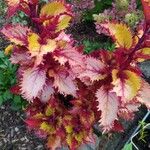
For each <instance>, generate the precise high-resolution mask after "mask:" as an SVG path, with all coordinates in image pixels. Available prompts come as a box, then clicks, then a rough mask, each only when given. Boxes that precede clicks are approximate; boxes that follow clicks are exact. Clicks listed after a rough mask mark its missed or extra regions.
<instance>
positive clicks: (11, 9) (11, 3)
mask: <svg viewBox="0 0 150 150" xmlns="http://www.w3.org/2000/svg"><path fill="white" fill-rule="evenodd" d="M5 1H6V2H7V5H8V10H7V16H8V17H11V16H13V15H14V14H15V13H16V11H17V9H18V7H19V4H20V0H5Z"/></svg>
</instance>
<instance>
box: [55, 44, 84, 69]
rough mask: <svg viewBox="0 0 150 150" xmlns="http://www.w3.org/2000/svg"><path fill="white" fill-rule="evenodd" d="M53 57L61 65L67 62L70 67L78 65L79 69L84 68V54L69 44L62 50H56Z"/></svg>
mask: <svg viewBox="0 0 150 150" xmlns="http://www.w3.org/2000/svg"><path fill="white" fill-rule="evenodd" d="M54 57H55V60H58V62H59V63H60V64H61V65H64V64H65V63H66V62H69V65H70V66H72V67H78V68H79V67H80V68H81V69H82V68H83V69H84V56H83V55H82V54H81V53H80V52H78V51H77V49H76V48H75V47H72V46H70V45H69V46H67V47H65V48H64V49H62V50H58V51H56V53H55V55H54Z"/></svg>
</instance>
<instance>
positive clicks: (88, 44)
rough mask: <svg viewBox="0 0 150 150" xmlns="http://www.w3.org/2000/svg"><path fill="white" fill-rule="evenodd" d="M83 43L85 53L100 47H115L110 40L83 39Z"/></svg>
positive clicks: (112, 48) (109, 48)
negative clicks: (102, 41)
mask: <svg viewBox="0 0 150 150" xmlns="http://www.w3.org/2000/svg"><path fill="white" fill-rule="evenodd" d="M83 45H84V51H85V52H86V53H90V52H93V51H95V50H100V49H106V50H109V51H113V50H114V49H115V45H114V44H112V42H110V41H107V42H104V43H100V42H98V41H97V42H96V41H90V40H84V41H83Z"/></svg>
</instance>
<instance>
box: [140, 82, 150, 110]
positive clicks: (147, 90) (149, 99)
mask: <svg viewBox="0 0 150 150" xmlns="http://www.w3.org/2000/svg"><path fill="white" fill-rule="evenodd" d="M137 100H138V101H139V102H141V103H143V104H145V105H146V106H147V107H148V108H149V109H150V85H149V83H147V82H146V81H144V80H142V87H141V90H140V91H139V93H138V96H137Z"/></svg>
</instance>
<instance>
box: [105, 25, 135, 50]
mask: <svg viewBox="0 0 150 150" xmlns="http://www.w3.org/2000/svg"><path fill="white" fill-rule="evenodd" d="M102 26H103V27H104V28H106V29H108V30H109V32H110V34H111V35H112V36H113V38H114V39H115V41H116V45H117V47H122V48H126V49H130V48H131V46H132V44H133V39H132V34H131V31H130V29H129V28H128V27H127V26H126V25H125V24H119V23H106V24H102Z"/></svg>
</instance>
